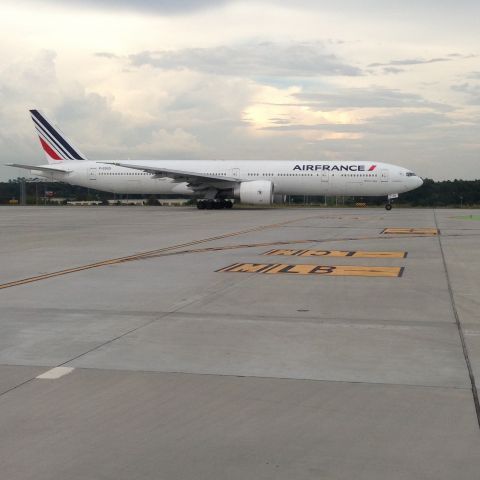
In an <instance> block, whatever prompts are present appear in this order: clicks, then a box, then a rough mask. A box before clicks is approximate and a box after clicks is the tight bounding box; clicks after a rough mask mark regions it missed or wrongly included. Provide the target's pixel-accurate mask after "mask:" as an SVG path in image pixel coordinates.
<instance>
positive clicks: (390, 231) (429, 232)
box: [382, 228, 440, 237]
mask: <svg viewBox="0 0 480 480" xmlns="http://www.w3.org/2000/svg"><path fill="white" fill-rule="evenodd" d="M382 233H385V234H387V235H426V236H431V237H434V236H435V235H438V234H439V233H440V232H439V230H438V229H437V228H385V229H384V230H383V231H382Z"/></svg>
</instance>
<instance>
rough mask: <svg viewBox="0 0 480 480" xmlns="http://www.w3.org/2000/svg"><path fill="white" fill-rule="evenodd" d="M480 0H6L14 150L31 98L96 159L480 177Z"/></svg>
mask: <svg viewBox="0 0 480 480" xmlns="http://www.w3.org/2000/svg"><path fill="white" fill-rule="evenodd" d="M479 18H480V2H478V1H477V0H456V1H450V0H424V1H422V0H417V1H414V0H402V1H396V0H390V1H388V2H385V1H384V0H362V1H360V0H336V1H335V2H332V1H322V0H296V1H287V0H255V1H235V0H205V1H202V0H156V1H154V0H135V1H128V0H78V1H76V0H70V1H69V2H58V1H55V0H35V1H33V0H14V1H12V0H2V2H1V6H0V59H1V61H0V177H1V178H2V179H5V178H13V177H16V176H17V175H18V174H19V172H18V170H13V169H10V168H8V167H4V166H3V164H5V163H9V162H19V163H35V164H40V163H43V162H44V157H43V154H42V152H41V150H40V147H39V145H38V140H37V138H36V137H35V135H34V131H33V126H32V125H31V122H30V119H29V115H28V109H29V108H32V107H36V108H39V109H41V110H43V111H44V112H45V113H46V114H47V116H49V117H50V118H52V119H54V120H55V122H56V123H57V124H58V125H60V126H61V128H62V130H63V131H64V132H65V133H66V134H67V135H68V136H69V137H70V138H71V139H72V140H73V141H74V143H76V144H77V145H78V147H79V148H80V149H81V150H82V151H83V152H84V153H85V154H86V155H87V156H89V157H90V158H102V159H103V158H105V159H113V158H120V159H127V158H132V159H134V158H158V159H162V158H178V159H183V158H195V159H196V158H199V159H209V158H211V159H222V158H225V159H258V160H261V159H305V160H319V161H325V160H340V159H345V160H369V161H386V162H391V163H395V164H398V165H403V166H406V167H409V168H412V169H414V170H415V171H416V172H417V173H418V174H420V175H422V176H427V177H429V178H434V179H437V180H440V179H453V178H464V179H474V178H480V28H479V27H478V19H479Z"/></svg>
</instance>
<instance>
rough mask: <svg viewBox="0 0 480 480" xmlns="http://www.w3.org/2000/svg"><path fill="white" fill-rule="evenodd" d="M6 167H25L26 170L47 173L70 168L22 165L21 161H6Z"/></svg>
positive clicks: (65, 171) (64, 171)
mask: <svg viewBox="0 0 480 480" xmlns="http://www.w3.org/2000/svg"><path fill="white" fill-rule="evenodd" d="M6 165H7V167H15V168H25V169H26V170H37V171H40V172H42V171H45V172H47V173H54V172H61V173H70V172H71V170H67V169H65V168H58V167H44V166H41V167H39V166H38V165H24V164H22V163H7V164H6Z"/></svg>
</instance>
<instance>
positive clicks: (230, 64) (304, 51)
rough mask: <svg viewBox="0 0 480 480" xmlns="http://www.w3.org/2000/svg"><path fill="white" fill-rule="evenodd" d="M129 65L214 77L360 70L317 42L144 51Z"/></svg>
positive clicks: (300, 74)
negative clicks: (183, 71) (185, 71)
mask: <svg viewBox="0 0 480 480" xmlns="http://www.w3.org/2000/svg"><path fill="white" fill-rule="evenodd" d="M129 59H130V62H131V65H133V66H143V65H150V66H152V67H155V68H159V69H164V70H181V69H188V70H196V71H200V72H203V73H208V74H215V75H234V76H237V75H239V76H246V77H270V76H279V77H311V76H316V75H328V76H333V75H346V76H357V75H361V74H362V71H361V70H360V69H359V68H357V67H355V66H352V65H348V64H346V63H344V62H342V61H341V60H340V59H339V58H338V57H336V56H335V55H332V54H330V53H328V52H326V51H325V49H324V47H323V45H322V44H320V43H312V44H300V43H295V44H288V45H282V44H276V43H270V42H263V43H255V44H246V45H238V46H219V47H212V48H186V49H182V50H170V51H145V52H140V53H137V54H134V55H131V56H130V57H129Z"/></svg>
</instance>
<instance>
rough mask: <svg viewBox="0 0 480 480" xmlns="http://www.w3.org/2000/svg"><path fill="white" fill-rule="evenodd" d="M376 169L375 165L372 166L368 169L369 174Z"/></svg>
mask: <svg viewBox="0 0 480 480" xmlns="http://www.w3.org/2000/svg"><path fill="white" fill-rule="evenodd" d="M376 168H377V166H376V165H372V166H371V167H370V168H369V169H368V171H369V172H372V171H373V170H375V169H376Z"/></svg>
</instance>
